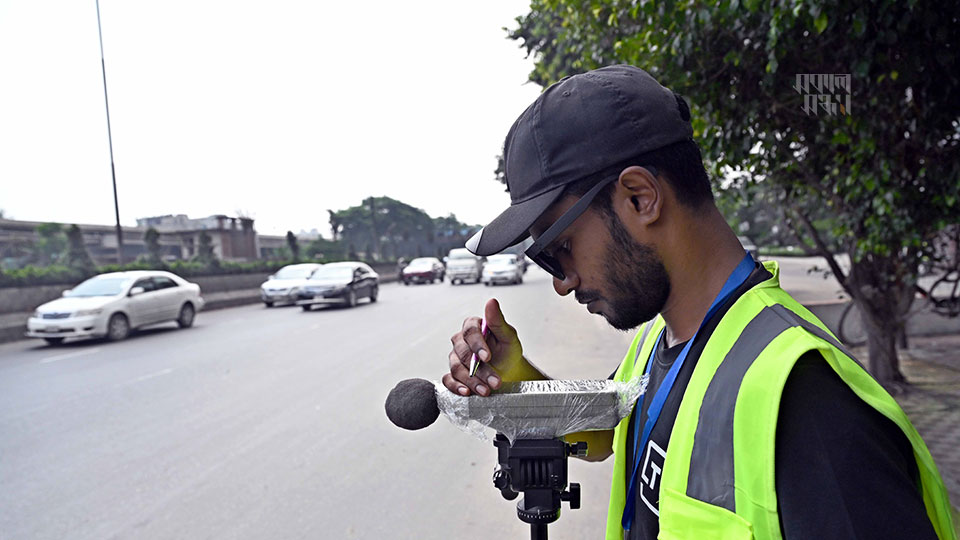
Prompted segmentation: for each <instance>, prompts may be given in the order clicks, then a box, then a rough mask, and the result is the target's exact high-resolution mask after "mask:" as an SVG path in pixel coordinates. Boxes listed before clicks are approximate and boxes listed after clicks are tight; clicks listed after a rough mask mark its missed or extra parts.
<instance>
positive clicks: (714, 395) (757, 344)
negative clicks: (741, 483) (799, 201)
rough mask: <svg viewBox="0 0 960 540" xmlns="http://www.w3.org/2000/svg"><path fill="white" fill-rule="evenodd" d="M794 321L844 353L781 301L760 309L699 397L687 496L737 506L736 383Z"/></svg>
mask: <svg viewBox="0 0 960 540" xmlns="http://www.w3.org/2000/svg"><path fill="white" fill-rule="evenodd" d="M794 326H800V327H803V328H804V329H805V330H807V331H808V332H811V333H813V334H815V335H817V336H818V337H820V338H821V339H824V340H825V341H828V342H830V344H831V345H833V346H834V347H837V348H838V349H840V350H842V351H844V352H846V351H845V349H843V346H842V345H840V342H838V341H837V340H836V339H834V338H833V336H831V335H829V334H827V333H826V332H824V331H823V330H822V329H821V328H819V327H817V326H814V325H813V324H811V323H810V322H808V321H806V320H804V319H803V318H802V317H800V316H799V315H797V314H796V313H793V312H792V311H790V310H788V309H787V308H785V307H783V306H782V305H779V304H776V305H772V306H768V307H765V308H763V310H762V311H761V312H760V313H759V314H758V315H757V316H756V317H754V318H753V319H752V320H751V321H750V322H749V323H748V324H747V326H746V328H744V329H743V332H742V333H741V334H740V337H738V338H737V341H736V343H734V344H733V348H731V349H730V352H728V353H727V355H726V356H725V357H724V359H723V362H722V363H721V364H720V367H719V368H717V372H716V373H715V374H714V375H713V379H712V380H711V381H710V385H709V386H708V387H707V393H706V394H705V395H704V397H703V403H702V405H700V415H699V421H698V422H697V430H696V433H695V434H694V439H693V440H694V443H693V453H692V455H691V457H690V474H689V477H688V479H687V495H689V496H690V497H693V498H695V499H698V500H701V501H704V502H708V503H710V504H714V505H716V506H720V507H723V508H726V509H727V510H730V511H731V512H735V511H736V502H735V500H734V499H735V498H734V491H733V486H734V485H735V483H734V475H733V412H734V410H735V404H736V400H737V396H738V395H739V394H740V383H741V382H742V381H743V376H744V375H745V374H746V373H747V369H749V368H750V366H751V365H752V364H753V361H754V360H755V359H756V358H757V357H758V356H759V355H760V352H761V351H763V350H764V349H766V348H767V345H769V344H770V342H771V341H773V340H774V338H776V337H777V336H779V335H780V334H781V333H783V332H784V331H785V330H787V329H788V328H792V327H794ZM847 356H850V355H849V354H848V355H847ZM851 358H852V357H851ZM704 441H708V442H704Z"/></svg>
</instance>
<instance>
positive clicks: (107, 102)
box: [97, 0, 123, 264]
mask: <svg viewBox="0 0 960 540" xmlns="http://www.w3.org/2000/svg"><path fill="white" fill-rule="evenodd" d="M97 32H98V33H99V34H100V71H101V72H102V73H103V103H104V104H105V105H106V107H107V141H108V142H109V144H110V175H111V176H112V177H113V211H114V214H115V215H116V218H117V264H123V229H121V228H120V202H119V201H118V199H117V170H116V168H115V167H114V166H113V133H112V132H111V131H110V100H109V99H107V65H106V62H104V60H103V27H101V25H100V0H97Z"/></svg>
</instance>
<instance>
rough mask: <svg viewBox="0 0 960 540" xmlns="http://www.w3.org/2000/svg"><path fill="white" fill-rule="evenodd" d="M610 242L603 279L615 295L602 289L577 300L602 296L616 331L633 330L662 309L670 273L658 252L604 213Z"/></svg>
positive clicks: (607, 318) (583, 292)
mask: <svg viewBox="0 0 960 540" xmlns="http://www.w3.org/2000/svg"><path fill="white" fill-rule="evenodd" d="M604 221H606V222H607V229H608V230H609V231H610V237H611V240H612V241H611V242H609V243H608V244H607V249H606V261H607V264H606V269H605V272H604V274H605V275H604V278H605V279H604V281H606V285H607V290H608V291H614V296H612V297H611V298H606V297H604V296H602V295H601V294H600V293H599V291H578V292H577V299H578V300H581V299H583V300H594V299H603V300H605V301H606V303H607V305H608V306H609V307H610V309H609V310H605V311H604V312H603V317H604V318H605V319H606V320H607V323H608V324H609V325H610V326H612V327H614V328H616V329H617V330H631V329H633V328H636V327H638V326H640V325H641V324H643V323H645V322H647V321H649V320H651V319H653V318H654V317H656V316H657V314H658V313H660V312H661V311H663V307H664V306H665V305H666V303H667V298H668V297H669V296H670V276H669V275H668V274H667V269H666V268H665V267H664V266H663V260H662V259H660V256H659V255H657V252H656V251H655V250H654V249H653V248H651V247H650V246H648V245H646V244H642V243H640V242H637V241H636V240H635V239H634V238H633V237H632V236H630V233H629V232H628V231H627V230H626V229H625V228H624V227H623V225H622V224H621V223H620V220H619V219H618V218H617V217H615V216H605V219H604Z"/></svg>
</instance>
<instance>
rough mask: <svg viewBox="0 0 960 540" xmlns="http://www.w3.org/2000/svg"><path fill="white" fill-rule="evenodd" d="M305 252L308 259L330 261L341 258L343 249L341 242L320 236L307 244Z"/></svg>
mask: <svg viewBox="0 0 960 540" xmlns="http://www.w3.org/2000/svg"><path fill="white" fill-rule="evenodd" d="M305 253H306V255H307V257H308V258H310V259H325V260H328V261H331V260H338V259H343V256H344V249H343V244H342V243H341V242H333V241H331V240H327V239H326V238H323V237H320V238H317V239H316V240H314V241H312V242H310V243H309V244H307V248H306V251H305Z"/></svg>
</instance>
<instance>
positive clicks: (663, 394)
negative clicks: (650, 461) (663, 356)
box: [620, 253, 756, 531]
mask: <svg viewBox="0 0 960 540" xmlns="http://www.w3.org/2000/svg"><path fill="white" fill-rule="evenodd" d="M755 267H756V263H755V262H754V261H753V257H751V256H750V253H746V254H745V255H744V257H743V259H742V260H741V261H740V264H738V265H737V267H736V268H735V269H734V270H733V272H732V273H731V274H730V277H728V278H727V281H726V283H724V284H723V288H722V289H720V292H719V293H718V294H717V297H716V298H714V299H713V303H712V304H711V305H710V309H709V310H707V315H706V316H705V317H704V318H703V321H701V322H700V327H699V328H697V331H696V332H695V333H694V334H693V337H691V338H690V339H689V340H688V341H687V344H686V345H684V346H683V349H682V350H681V351H680V355H679V356H678V357H677V359H676V360H675V361H674V362H673V366H671V367H670V371H668V372H667V376H666V377H664V379H663V382H662V383H660V387H659V388H657V393H656V394H654V396H653V401H651V402H650V407H649V409H647V421H646V422H645V423H644V426H643V436H642V437H639V441H638V440H637V439H638V435H639V433H640V411H641V410H642V406H643V398H644V395H643V394H641V395H640V397H639V398H638V399H637V404H636V406H635V407H634V409H633V410H634V422H633V424H634V429H633V454H634V463H633V473H632V474H631V475H630V489H629V491H628V492H627V500H626V501H625V502H626V506H625V507H624V509H623V517H622V518H621V520H620V524H621V525H622V526H623V528H624V530H628V531H629V530H630V527H631V526H632V525H633V514H634V509H635V508H636V503H637V493H636V492H637V473H638V472H639V469H640V460H641V458H643V454H644V452H645V451H646V446H647V441H648V440H649V439H650V433H651V432H652V431H653V426H654V425H656V423H657V419H658V418H660V411H661V410H663V404H664V403H665V402H666V401H667V396H669V395H670V390H672V389H673V383H675V382H676V380H677V374H678V373H679V372H680V369H681V368H682V367H683V362H684V361H685V360H686V359H687V354H688V353H689V352H690V347H691V346H693V342H694V341H696V339H697V334H699V333H700V330H702V329H703V327H704V325H705V324H707V321H709V320H710V319H712V318H713V316H714V315H716V313H717V310H719V309H720V306H721V305H723V303H724V301H725V300H726V299H727V298H728V297H729V296H730V295H731V294H733V292H734V291H735V290H737V289H738V288H739V287H740V286H741V285H743V284H744V282H746V281H747V278H748V277H750V274H751V273H752V272H753V269H754V268H755ZM665 331H666V328H664V329H663V330H661V331H660V333H659V334H658V335H657V341H656V342H655V343H654V344H653V349H651V350H650V357H649V358H648V359H647V366H646V369H645V372H646V373H650V366H651V365H652V364H653V358H654V356H655V355H656V352H657V348H658V347H659V346H660V341H661V339H662V338H663V334H664V332H665ZM637 346H638V347H639V346H640V345H639V344H638V345H637ZM638 442H639V444H637V443H638Z"/></svg>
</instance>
